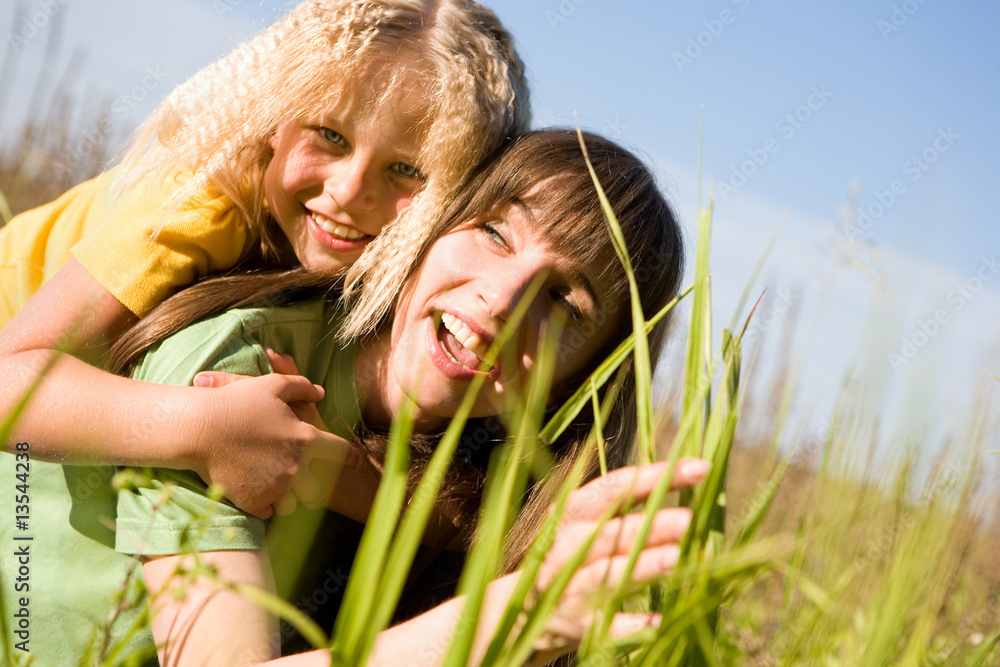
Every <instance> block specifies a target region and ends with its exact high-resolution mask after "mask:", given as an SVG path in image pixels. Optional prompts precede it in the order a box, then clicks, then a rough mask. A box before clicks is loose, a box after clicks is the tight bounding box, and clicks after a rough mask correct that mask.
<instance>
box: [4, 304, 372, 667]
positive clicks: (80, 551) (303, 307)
mask: <svg viewBox="0 0 1000 667" xmlns="http://www.w3.org/2000/svg"><path fill="white" fill-rule="evenodd" d="M338 320H339V314H338V311H337V309H336V307H335V306H334V305H332V304H328V303H325V302H323V301H322V300H314V301H308V302H303V303H299V304H295V305H291V306H285V307H267V308H245V309H237V310H232V311H229V312H226V313H223V314H221V315H217V316H214V317H211V318H208V319H206V320H203V321H201V322H198V323H196V324H194V325H192V326H190V327H188V328H186V329H184V330H183V331H181V332H179V333H177V334H175V335H174V336H171V337H170V338H168V339H166V340H164V341H163V342H161V343H160V344H159V345H157V346H156V347H155V348H154V349H152V350H151V351H150V352H149V353H148V354H147V355H146V357H145V358H144V359H143V361H142V363H141V364H140V366H139V367H138V369H137V370H136V373H135V377H136V379H140V380H144V381H147V382H157V383H161V384H175V385H188V384H190V382H191V379H192V378H193V377H194V375H195V374H196V373H197V372H199V371H201V370H206V369H214V370H222V371H227V372H232V373H241V374H244V375H260V374H263V373H267V372H270V370H271V368H270V364H269V363H268V361H267V357H266V355H265V354H264V349H263V348H264V346H267V347H271V348H274V349H275V350H277V351H279V352H283V353H286V354H290V355H291V356H292V357H293V358H294V359H295V362H296V365H297V366H298V368H299V371H300V372H301V373H302V374H303V375H305V376H306V377H308V378H310V379H311V380H312V381H313V382H315V383H317V384H320V385H322V386H324V388H325V389H326V394H325V396H324V398H323V400H322V401H320V402H319V403H318V404H317V407H318V409H319V412H320V415H321V416H322V418H323V420H324V422H325V423H326V424H327V426H328V428H329V429H330V430H331V431H332V432H334V433H337V434H338V435H341V436H344V437H349V436H350V435H351V432H352V430H353V429H354V428H355V427H356V426H357V425H358V423H359V421H360V410H359V407H358V398H357V391H356V389H355V384H354V358H355V352H356V350H355V349H354V348H353V347H347V348H345V347H343V346H342V345H341V344H340V342H339V341H338V340H337V337H336V335H335V332H336V330H337V327H338V324H339V321H338ZM133 428H134V429H135V432H136V434H137V435H138V436H139V437H149V438H155V437H156V433H157V432H158V431H159V430H160V429H167V428H170V424H169V423H162V424H160V423H145V424H135V425H133ZM0 460H2V470H3V474H4V475H5V476H6V477H5V479H7V480H14V479H15V472H16V471H15V464H16V463H17V462H16V460H15V456H13V455H11V454H3V455H2V456H0ZM114 472H115V469H114V468H112V467H107V466H104V467H99V466H94V467H77V466H60V465H56V464H49V463H41V462H35V461H31V462H30V472H29V495H30V514H29V516H30V519H29V520H28V521H27V525H28V529H27V530H18V529H17V528H16V523H15V522H14V521H12V520H8V521H5V522H3V523H2V524H0V539H3V543H4V545H6V546H5V547H4V548H3V553H4V557H3V558H2V560H0V575H2V577H0V578H2V592H3V604H4V610H5V612H4V613H5V616H6V617H7V620H8V627H9V631H8V634H9V635H10V638H11V645H12V649H13V650H12V653H13V656H12V658H14V659H17V658H23V657H26V655H25V653H23V652H21V651H20V650H19V649H17V648H15V647H14V645H15V644H17V643H18V642H19V641H22V639H21V636H19V635H18V634H17V631H18V629H19V619H18V618H15V617H14V615H13V614H14V613H15V612H17V611H18V609H19V608H20V607H19V606H18V604H17V603H18V602H19V599H20V598H21V597H26V599H27V601H28V603H27V605H25V606H24V608H26V609H27V610H28V611H27V614H28V618H29V621H28V630H27V632H28V635H27V636H28V644H27V645H26V646H27V648H29V649H30V650H31V651H32V652H33V653H35V656H36V657H35V662H34V663H33V664H35V665H39V666H46V665H64V664H76V663H77V662H79V661H80V658H81V656H83V655H84V654H85V653H86V651H87V650H88V647H91V650H99V649H100V648H101V644H102V642H103V641H104V640H105V637H106V636H107V635H108V632H107V631H106V628H107V626H108V619H109V616H110V614H111V612H112V610H113V609H114V608H115V605H116V600H115V596H116V595H120V594H121V592H122V591H127V592H128V594H129V596H130V597H129V601H130V602H129V604H127V605H124V607H125V609H124V610H123V611H120V612H119V613H118V614H117V615H116V617H115V621H114V623H113V624H112V625H111V630H110V640H109V642H108V645H111V646H114V645H117V644H118V643H119V642H122V641H125V639H126V638H128V640H127V641H126V643H125V645H124V646H123V650H122V651H121V652H119V653H118V654H116V656H115V657H113V658H112V659H113V660H124V659H125V658H126V657H127V656H128V655H132V654H134V652H135V651H143V650H145V651H147V653H146V655H147V656H148V655H149V654H150V653H149V652H151V651H152V648H153V644H152V636H151V634H150V633H149V631H148V629H145V628H143V629H142V630H140V631H139V632H138V633H131V634H132V636H131V637H129V634H130V632H131V629H132V627H133V626H137V627H141V626H143V619H144V615H145V614H146V607H145V601H144V599H143V598H142V591H141V587H139V586H137V585H133V586H132V588H130V589H129V588H127V587H124V586H123V582H125V581H126V580H127V579H128V578H129V572H130V571H131V572H132V574H131V579H132V581H133V582H134V583H135V584H139V583H141V581H142V569H141V567H139V566H138V565H136V562H137V561H136V559H135V558H134V557H133V556H132V554H136V553H138V554H146V555H159V554H172V553H180V552H183V550H184V547H187V546H191V547H194V548H197V549H198V550H200V551H218V550H226V549H263V548H267V549H268V550H269V552H270V556H271V559H272V564H273V565H274V567H275V570H276V580H277V582H278V586H279V592H280V593H283V594H284V595H285V596H286V597H289V598H290V599H292V600H293V601H295V599H294V598H293V596H294V595H295V579H296V576H297V574H298V572H299V570H300V567H301V564H302V561H303V560H305V558H306V555H305V554H304V553H302V552H303V551H304V550H303V549H301V548H300V545H301V543H302V541H303V540H304V539H305V538H303V537H302V536H303V535H309V534H311V533H309V532H307V531H309V530H312V531H313V532H315V531H316V529H317V528H316V527H317V526H318V525H319V523H320V521H321V520H322V519H323V515H324V512H323V511H317V512H309V511H307V510H305V509H303V508H301V507H300V508H299V509H298V510H296V512H295V513H293V514H292V515H291V517H288V519H287V521H284V522H280V523H274V524H272V525H270V526H268V529H267V535H266V540H267V544H265V530H264V524H263V522H261V521H259V520H257V519H254V518H252V517H247V516H246V515H244V514H243V513H242V512H240V511H239V510H237V509H235V508H234V507H232V506H231V505H229V504H227V503H225V502H217V501H212V500H210V499H209V498H207V497H206V495H205V485H204V484H203V483H202V482H201V480H200V479H199V478H198V477H197V475H194V474H193V473H185V472H175V471H157V473H156V475H155V476H154V481H153V486H152V487H151V488H141V489H136V490H134V491H122V492H121V493H120V494H118V497H117V498H116V495H115V492H114V491H113V489H112V487H111V484H110V480H111V477H112V476H113V475H114ZM167 483H170V484H171V490H170V494H169V498H168V500H167V501H166V502H165V503H163V504H162V506H160V507H156V508H155V511H154V507H155V506H156V505H157V503H158V502H159V501H160V499H161V492H162V489H163V485H164V484H167ZM16 493H18V492H17V489H16V486H15V485H14V484H10V483H3V484H0V502H2V505H0V506H2V507H7V508H11V510H13V509H14V507H15V502H14V501H15V494H16ZM9 511H10V510H9ZM191 516H196V517H199V519H200V520H199V521H198V522H197V524H196V526H197V529H196V530H195V531H192V530H191V527H192V524H191V521H190V517H191ZM340 518H341V519H342V517H340ZM344 521H345V522H346V521H347V520H346V519H344ZM351 523H353V522H351ZM310 527H311V528H310ZM290 534H291V535H294V536H295V539H289V538H288V537H286V536H287V535H290ZM16 537H31V538H32V539H31V540H30V541H29V540H20V541H15V539H14V538H16ZM12 545H16V546H12ZM24 545H27V547H28V548H29V550H30V562H29V575H28V578H29V581H28V582H27V583H28V584H29V585H30V590H27V591H21V590H18V589H17V586H19V585H22V586H23V584H24V582H23V581H22V582H18V577H19V572H21V570H20V569H19V568H21V564H20V563H19V562H18V558H17V557H13V558H12V557H11V554H14V551H15V548H20V547H22V546H24ZM116 546H117V551H116ZM344 557H345V558H346V564H347V565H346V567H348V568H349V566H350V563H351V559H352V558H353V552H351V553H348V554H344ZM326 565H327V566H328V564H326ZM336 571H337V572H341V571H342V570H341V569H340V568H337V570H336ZM11 620H13V621H14V623H13V625H11V624H10V621H11ZM0 650H2V649H0ZM154 657H155V656H154ZM8 661H10V660H9V659H8Z"/></svg>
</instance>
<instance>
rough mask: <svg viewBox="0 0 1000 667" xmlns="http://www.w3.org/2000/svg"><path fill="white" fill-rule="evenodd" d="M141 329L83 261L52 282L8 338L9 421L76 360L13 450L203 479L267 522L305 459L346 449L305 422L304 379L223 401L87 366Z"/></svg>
mask: <svg viewBox="0 0 1000 667" xmlns="http://www.w3.org/2000/svg"><path fill="white" fill-rule="evenodd" d="M135 321H136V317H135V315H134V314H132V313H131V312H130V311H128V310H127V309H126V308H125V306H123V305H122V304H121V303H119V302H118V301H117V300H116V299H115V298H114V297H113V296H112V295H111V294H110V293H109V292H108V291H107V290H106V289H105V288H104V287H103V286H102V285H101V284H100V283H98V282H97V280H95V279H94V278H93V277H92V276H91V275H90V274H89V273H87V271H86V270H85V269H84V268H83V267H82V266H81V265H80V264H79V263H78V262H77V261H76V260H74V259H71V260H70V261H69V262H68V263H67V264H66V266H64V267H63V268H62V269H61V270H60V271H59V272H58V273H57V274H56V275H55V276H53V277H52V279H51V280H50V281H49V282H48V283H46V285H45V286H43V287H42V289H41V290H40V291H39V292H38V293H37V294H36V295H35V296H34V297H32V299H31V300H30V301H29V302H28V303H27V305H26V306H25V307H24V309H23V310H22V311H21V312H20V313H18V315H17V316H15V317H14V319H13V320H11V322H10V323H9V324H8V325H7V326H6V327H4V328H3V329H2V330H0V415H7V414H9V413H10V411H11V410H12V408H14V406H16V405H17V403H18V401H19V400H20V399H21V397H22V396H23V395H24V394H25V393H26V392H27V391H28V389H29V388H30V386H31V384H32V382H33V381H34V379H35V378H36V377H37V375H38V373H39V372H41V370H42V369H43V368H44V367H45V365H46V363H47V362H48V361H49V360H50V358H51V357H52V355H53V354H54V353H55V352H54V350H55V349H56V348H57V347H59V346H60V345H61V344H62V343H63V341H64V340H69V341H70V342H71V344H70V346H69V347H68V351H69V353H70V354H67V355H63V356H62V357H61V358H60V359H59V360H58V361H57V362H56V364H55V365H54V366H53V367H52V368H51V369H50V371H49V373H48V375H47V376H46V378H45V380H44V382H42V384H41V385H40V386H39V387H38V389H37V390H36V391H35V393H34V395H33V396H32V399H31V401H30V403H29V405H28V407H27V409H26V410H25V412H24V413H23V414H22V415H21V417H20V418H19V419H18V421H17V423H16V425H15V429H14V431H13V433H12V435H11V439H10V442H9V443H3V445H4V447H7V446H9V444H10V443H13V442H25V441H26V442H30V443H31V446H32V451H33V452H37V454H38V457H39V459H41V460H49V461H57V462H60V463H69V464H88V463H89V464H94V463H105V464H112V465H132V466H147V465H149V466H158V467H164V468H173V469H184V470H193V471H195V472H197V473H198V474H199V475H200V476H201V477H202V478H203V479H204V480H205V481H206V482H209V483H216V484H221V485H222V486H224V487H225V488H226V491H227V495H228V496H229V498H230V499H231V500H232V501H233V502H234V503H235V504H236V505H237V506H239V507H240V508H241V509H243V510H245V511H247V512H249V513H250V514H253V515H255V516H258V517H261V518H267V517H269V516H270V515H271V514H272V512H273V510H272V508H271V506H272V504H273V503H276V502H278V501H279V500H280V499H281V498H282V497H283V496H284V495H285V493H286V492H287V490H288V487H289V485H290V483H291V480H292V479H293V477H294V476H295V474H296V473H297V471H298V458H299V455H300V454H301V452H302V450H303V448H304V447H306V446H307V445H316V446H319V447H325V448H335V449H338V450H339V449H341V448H342V444H341V442H342V441H340V440H339V439H337V440H336V441H333V440H330V439H329V438H328V436H327V434H324V433H322V432H321V431H319V430H318V429H316V428H315V427H313V426H312V425H310V424H308V423H306V422H304V421H302V420H301V419H300V418H299V416H298V415H297V414H296V412H295V406H294V404H295V403H297V402H315V401H317V400H319V399H320V398H321V397H322V389H321V388H319V387H316V386H314V385H313V384H312V383H311V382H309V381H308V380H307V379H305V378H302V377H297V376H282V375H268V376H263V377H260V378H255V379H250V380H248V381H247V382H245V383H237V384H235V385H233V386H232V387H226V388H223V389H219V390H214V389H201V388H194V387H176V386H167V385H160V384H151V383H144V382H138V381H135V380H130V379H127V378H122V377H119V376H116V375H113V374H111V373H108V372H106V371H103V370H100V369H98V368H96V367H95V366H92V365H90V364H89V363H87V362H86V361H83V359H87V360H89V361H91V362H97V361H99V360H100V358H101V356H102V354H103V353H104V352H105V351H106V349H107V347H108V344H109V341H112V340H114V339H115V338H116V337H117V336H119V335H120V334H121V333H122V332H123V331H124V330H125V329H126V328H128V326H130V325H131V324H133V323H134V322H135ZM73 355H76V356H73ZM345 456H350V454H349V453H345Z"/></svg>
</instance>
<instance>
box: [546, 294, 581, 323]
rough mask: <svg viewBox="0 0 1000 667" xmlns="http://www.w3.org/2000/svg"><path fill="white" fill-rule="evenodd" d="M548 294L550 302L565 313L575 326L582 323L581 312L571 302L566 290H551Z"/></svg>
mask: <svg viewBox="0 0 1000 667" xmlns="http://www.w3.org/2000/svg"><path fill="white" fill-rule="evenodd" d="M550 294H551V295H552V300H553V301H555V302H556V303H557V304H558V305H559V307H560V308H562V309H563V310H565V311H566V313H567V314H568V315H569V317H570V319H571V320H572V321H573V322H574V323H575V324H579V323H580V322H582V321H583V311H582V310H580V307H579V306H577V305H576V304H575V303H574V302H573V301H572V299H571V298H570V292H569V290H568V289H553V290H552V291H551V292H550Z"/></svg>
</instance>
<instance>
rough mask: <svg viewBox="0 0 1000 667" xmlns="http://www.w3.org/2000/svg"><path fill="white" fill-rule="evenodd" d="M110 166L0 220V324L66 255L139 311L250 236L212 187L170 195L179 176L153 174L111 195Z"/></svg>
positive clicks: (242, 251) (216, 267)
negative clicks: (113, 198) (5, 220)
mask: <svg viewBox="0 0 1000 667" xmlns="http://www.w3.org/2000/svg"><path fill="white" fill-rule="evenodd" d="M115 171H116V170H111V171H108V172H105V173H104V174H101V175H100V176H98V177H97V178H95V179H93V180H90V181H87V182H86V183H82V184H80V185H78V186H76V187H75V188H73V189H72V190H70V191H69V192H67V193H66V194H64V195H63V196H62V197H60V198H59V199H57V200H55V201H53V202H50V203H48V204H45V205H44V206H40V207H38V208H36V209H33V210H31V211H26V212H25V213H22V214H20V215H18V216H16V217H14V219H12V220H11V221H10V222H9V223H7V225H5V226H4V227H3V228H2V229H0V327H2V326H4V325H6V324H7V322H9V321H10V320H11V318H12V317H14V315H15V314H16V313H17V312H18V311H19V310H21V308H23V307H24V304H25V303H27V301H28V299H30V298H31V297H32V296H33V295H34V294H35V293H36V292H37V291H38V290H39V288H41V286H42V284H43V283H44V282H45V281H46V280H48V279H49V278H51V277H52V276H53V275H54V274H55V273H56V271H58V270H59V269H60V267H62V265H63V264H64V263H65V262H66V261H67V260H68V259H69V258H70V256H71V255H72V256H73V257H75V258H76V259H77V261H79V262H80V264H81V265H83V267H84V268H85V269H86V270H87V272H88V273H90V275H92V276H93V277H94V278H95V279H97V281H98V282H99V283H101V285H103V286H104V287H105V288H106V289H107V290H108V291H109V292H110V293H111V294H112V295H113V296H114V297H115V298H116V299H118V300H119V301H120V302H121V303H122V304H123V305H124V306H125V307H126V308H128V309H129V310H130V311H132V312H133V313H135V314H136V315H139V316H142V315H143V314H145V313H146V312H147V311H148V310H149V309H150V308H152V307H153V306H155V305H156V304H158V303H160V302H161V301H163V300H164V299H165V298H166V297H168V296H169V295H170V294H172V293H173V292H175V291H177V290H178V289H180V288H181V287H184V286H186V285H189V284H191V283H193V282H194V281H195V280H197V279H198V278H200V277H202V276H205V275H208V274H210V273H214V272H216V271H222V270H225V269H228V268H230V267H232V266H233V265H234V264H236V262H237V261H239V259H240V258H241V257H243V256H244V255H246V254H247V253H248V252H249V251H250V249H251V248H252V247H253V245H254V243H255V242H256V241H257V239H256V236H255V235H254V234H253V233H251V232H250V231H249V230H248V229H247V227H246V225H245V224H244V223H243V222H241V219H240V216H238V215H237V213H236V208H235V206H234V204H233V202H232V200H231V199H229V198H228V197H226V196H225V195H223V194H222V193H221V192H218V191H217V190H214V189H206V190H204V191H201V192H199V193H197V194H196V195H195V196H193V197H191V198H190V199H188V200H187V201H184V202H181V203H178V202H177V201H176V197H175V196H174V195H175V193H176V192H177V191H178V189H179V188H180V187H182V186H183V185H184V179H185V178H186V177H185V176H181V175H177V176H164V177H159V178H154V179H152V180H151V181H150V182H147V183H143V184H141V185H139V186H137V187H135V188H133V189H132V191H131V192H129V193H128V194H127V195H125V196H124V197H121V198H119V199H118V200H117V201H111V198H110V194H109V192H108V191H109V189H110V187H111V184H112V183H113V182H114V178H115Z"/></svg>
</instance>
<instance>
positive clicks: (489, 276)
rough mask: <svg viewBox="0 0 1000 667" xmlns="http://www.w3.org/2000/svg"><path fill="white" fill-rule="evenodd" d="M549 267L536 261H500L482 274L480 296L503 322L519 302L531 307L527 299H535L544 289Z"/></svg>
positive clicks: (494, 315)
mask: <svg viewBox="0 0 1000 667" xmlns="http://www.w3.org/2000/svg"><path fill="white" fill-rule="evenodd" d="M549 270H550V269H549V267H548V266H546V265H544V264H543V263H541V262H538V261H525V260H522V261H517V262H502V263H499V264H498V266H496V267H493V269H492V270H487V271H485V272H484V273H483V277H482V279H481V281H480V282H481V288H480V298H481V299H482V300H483V302H484V303H485V305H486V309H487V311H488V312H489V314H490V315H492V316H493V317H496V318H498V319H501V320H503V321H504V322H506V321H508V320H509V319H510V317H511V315H512V314H513V313H514V312H515V311H516V310H517V308H518V305H519V304H522V303H523V304H524V307H530V306H531V305H532V304H530V303H526V301H527V300H530V301H533V302H534V301H538V299H539V295H540V294H542V293H543V291H544V285H545V279H546V278H547V277H548V274H549Z"/></svg>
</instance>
